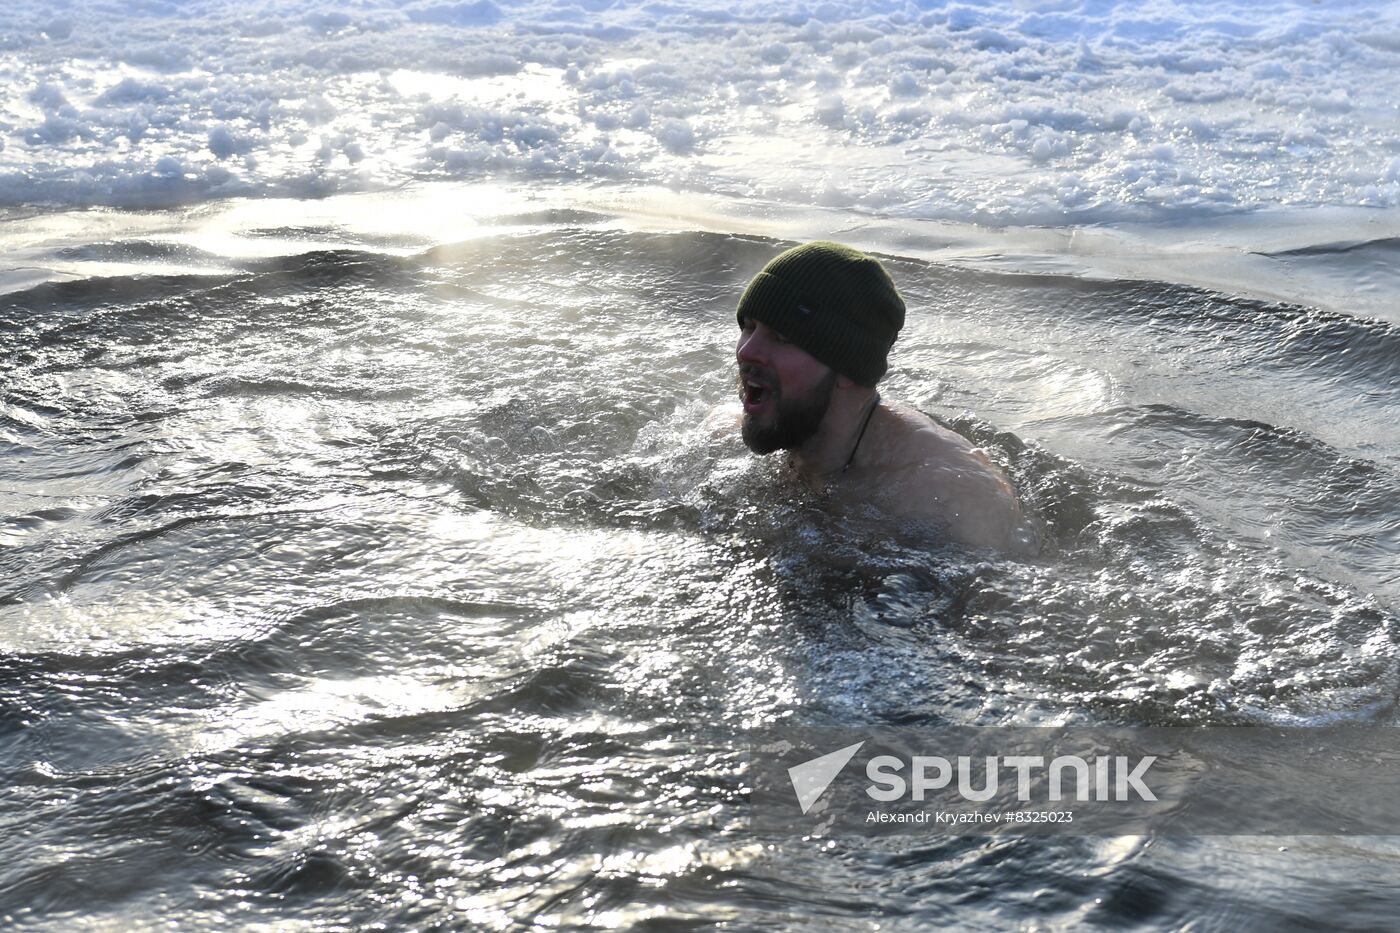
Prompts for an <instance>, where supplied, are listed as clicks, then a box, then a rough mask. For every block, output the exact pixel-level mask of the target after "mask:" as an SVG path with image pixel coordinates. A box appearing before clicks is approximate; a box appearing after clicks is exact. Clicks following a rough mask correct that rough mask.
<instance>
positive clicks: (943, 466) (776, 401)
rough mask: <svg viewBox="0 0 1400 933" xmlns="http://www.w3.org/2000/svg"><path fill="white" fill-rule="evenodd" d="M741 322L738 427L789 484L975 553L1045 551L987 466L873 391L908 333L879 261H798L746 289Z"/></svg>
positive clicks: (798, 257)
mask: <svg viewBox="0 0 1400 933" xmlns="http://www.w3.org/2000/svg"><path fill="white" fill-rule="evenodd" d="M738 318H739V327H740V333H739V344H738V348H737V350H736V353H735V355H736V357H737V359H738V362H739V374H738V389H739V397H740V400H741V402H742V405H743V412H742V416H740V415H739V413H738V412H733V416H734V417H735V418H736V419H737V420H738V421H739V425H740V433H741V434H742V436H743V439H744V443H745V444H747V445H748V447H749V449H750V450H752V451H753V452H754V453H756V454H769V453H772V452H774V451H776V450H785V451H787V452H788V458H787V465H788V468H789V470H790V472H791V475H792V476H793V477H794V478H795V479H796V480H798V481H800V482H802V483H803V484H805V485H806V486H807V487H808V488H809V489H811V490H812V491H814V492H816V493H818V494H821V495H824V496H826V497H827V498H828V499H829V501H831V502H832V503H833V504H841V505H857V506H859V505H874V506H875V507H876V508H878V509H879V510H880V511H881V512H884V513H885V514H888V515H890V516H892V517H896V518H899V519H902V520H908V521H912V522H923V523H927V524H932V525H934V526H935V527H936V528H937V529H938V530H939V532H940V533H941V534H942V535H943V536H944V537H946V538H948V539H951V540H952V541H955V542H957V543H960V544H963V545H967V546H970V547H975V548H991V549H996V550H1001V551H1016V552H1023V553H1024V552H1030V551H1033V550H1035V545H1034V542H1033V536H1032V535H1031V534H1030V532H1029V529H1028V527H1027V526H1026V524H1025V523H1024V521H1023V520H1022V516H1021V511H1020V508H1019V506H1018V504H1017V501H1016V495H1015V493H1014V491H1013V490H1012V488H1011V484H1010V483H1009V482H1007V480H1006V477H1005V476H1004V475H1003V474H1002V473H1001V471H1000V470H998V469H997V468H996V467H995V466H994V465H993V464H992V462H991V461H990V460H989V459H987V456H986V455H985V454H984V453H982V452H981V451H979V450H977V449H975V448H974V447H973V446H972V445H971V444H970V443H968V442H967V441H966V440H965V439H964V438H962V437H961V436H959V435H957V434H955V433H953V432H952V431H949V430H947V429H946V428H943V427H941V426H939V425H938V424H935V423H934V422H933V421H932V420H931V419H929V418H928V417H927V416H925V415H923V414H922V413H920V412H919V411H917V410H915V409H913V408H911V407H909V406H907V405H900V404H894V403H890V402H886V401H883V400H882V399H881V398H880V393H879V392H877V391H876V390H875V385H876V383H877V382H879V380H880V377H881V376H883V375H884V374H885V369H886V356H887V355H888V353H889V349H890V346H891V344H893V343H894V339H895V336H896V335H897V334H898V333H899V329H900V328H901V327H903V326H904V301H903V299H901V298H900V296H899V292H898V291H897V290H896V289H895V286H894V282H893V281H892V280H891V279H890V276H889V274H888V273H887V272H886V271H885V269H884V267H883V266H881V265H880V263H879V261H878V260H876V259H874V258H873V257H871V256H867V255H865V254H864V253H861V252H858V251H857V250H854V249H851V248H850V247H848V246H842V245H840V244H838V243H827V242H816V243H808V244H806V245H804V246H798V247H796V248H794V249H790V250H788V251H787V252H785V253H783V254H782V255H780V256H778V257H777V258H776V259H774V260H773V261H772V262H770V263H769V264H768V265H767V266H766V267H765V268H764V269H763V271H762V272H760V273H759V274H758V275H757V276H756V277H755V278H754V280H753V281H752V282H750V283H749V286H748V288H747V289H745V291H744V295H743V297H742V298H741V299H740V300H739V308H738ZM731 423H732V422H731Z"/></svg>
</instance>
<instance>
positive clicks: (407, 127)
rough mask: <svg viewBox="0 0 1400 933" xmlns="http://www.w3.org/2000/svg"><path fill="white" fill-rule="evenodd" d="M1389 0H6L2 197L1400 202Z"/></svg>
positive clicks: (78, 203)
mask: <svg viewBox="0 0 1400 933" xmlns="http://www.w3.org/2000/svg"><path fill="white" fill-rule="evenodd" d="M1398 67H1400V4H1397V3H1395V2H1387V3H1373V2H1361V0H1352V2H1328V3H1326V4H1321V3H1315V2H1296V0H1294V2H1284V3H1280V4H1257V3H1253V2H1242V0H1236V2H1224V3H1205V2H1198V0H1154V2H1149V3H1141V4H1138V3H1134V4H1128V3H1111V2H1101V0H1060V2H1055V3H1049V4H1033V5H1031V4H1024V3H1016V2H1011V0H997V2H988V3H957V2H955V3H940V2H886V0H865V2H857V3H851V4H841V5H837V4H832V3H808V2H784V3H778V4H765V5H763V6H761V7H757V8H755V7H753V6H751V5H747V4H742V3H739V2H737V0H729V2H725V0H689V2H683V3H676V4H664V5H663V4H646V5H630V4H628V5H623V4H611V3H603V2H587V3H582V4H580V3H575V2H557V3H556V2H550V0H519V2H510V3H506V2H500V3H496V2H492V0H477V2H464V3H442V2H433V0H417V2H409V3H402V2H393V0H363V2H359V3H356V4H354V5H353V6H350V7H348V8H347V7H345V6H344V5H330V4H325V3H321V2H318V0H274V2H269V3H265V4H262V5H260V7H259V8H258V9H257V10H256V11H250V10H249V9H248V8H247V7H246V5H243V4H236V3H233V2H230V0H198V2H189V3H180V4H171V3H161V2H148V3H116V2H90V3H84V4H81V5H75V6H74V7H71V8H64V9H61V10H56V9H55V8H54V7H53V6H52V5H51V4H47V3H40V2H38V0H15V2H12V3H10V4H8V5H7V12H6V13H4V14H3V19H0V76H3V78H4V80H3V81H2V82H0V142H3V148H0V203H3V204H9V205H21V204H38V203H42V204H49V205H62V206H68V207H84V206H94V205H112V206H124V207H137V208H143V207H169V206H172V205H188V204H198V203H203V202H207V201H209V200H214V199H219V198H225V197H231V196H242V195H256V196H268V195H277V196H287V197H320V196H324V195H326V194H328V193H333V192H345V191H361V190H377V189H383V188H386V187H392V186H395V185H399V184H402V183H403V182H404V181H405V180H420V181H421V180H427V179H451V180H456V181H465V182H480V181H484V180H499V179H501V178H502V177H510V178H512V179H514V180H515V181H517V182H526V183H530V184H535V185H538V184H540V183H542V182H543V181H545V180H558V179H570V180H573V181H579V180H586V181H592V182H596V181H599V180H614V181H625V182H626V183H628V184H632V185H637V184H641V185H658V186H664V187H667V188H671V189H675V190H680V191H689V192H704V193H707V194H710V195H729V196H732V197H736V198H755V199H761V200H763V201H768V202H773V203H779V204H794V205H817V206H824V207H828V208H835V209H838V210H843V211H854V212H858V213H860V214H863V215H878V216H885V217H895V218H908V219H922V220H948V221H957V222H971V223H982V224H996V225H1063V224H1070V223H1073V224H1086V223H1105V222H1113V223H1121V222H1127V221H1138V222H1142V221H1146V222H1160V221H1163V220H1180V219H1183V218H1185V219H1200V218H1203V217H1215V216H1219V215H1222V214H1235V213H1241V212H1249V211H1255V210H1259V209H1279V208H1293V207H1311V208H1317V207H1372V208H1382V209H1393V208H1395V207H1397V206H1400V167H1397V166H1400V110H1397V106H1396V103H1395V100H1396V98H1395V93H1394V91H1395V86H1396V85H1395V80H1394V75H1395V74H1396V71H1397V68H1398Z"/></svg>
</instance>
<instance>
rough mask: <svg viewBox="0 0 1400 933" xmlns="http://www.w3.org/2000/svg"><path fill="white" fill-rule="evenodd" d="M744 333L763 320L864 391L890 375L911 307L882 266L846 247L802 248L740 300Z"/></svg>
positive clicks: (766, 270) (771, 267)
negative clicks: (890, 360)
mask: <svg viewBox="0 0 1400 933" xmlns="http://www.w3.org/2000/svg"><path fill="white" fill-rule="evenodd" d="M738 317H739V326H740V327H742V326H743V324H744V319H745V318H753V319H754V320H756V321H762V322H763V323H764V324H767V325H768V326H769V327H771V328H773V329H774V330H776V331H777V332H778V333H780V334H782V335H783V336H784V337H785V338H787V339H788V340H790V341H792V342H793V343H795V344H797V345H798V346H799V347H801V348H802V349H803V350H806V351H807V352H808V353H810V354H812V356H814V357H816V358H817V359H818V360H821V361H822V362H823V363H825V364H826V365H827V366H830V367H831V368H832V369H834V370H836V371H837V372H838V373H840V374H841V375H843V376H846V377H848V378H850V379H853V380H855V381H856V382H858V383H860V384H861V385H865V386H873V385H875V383H877V382H879V381H880V377H881V376H883V375H884V374H885V369H886V362H885V357H886V356H887V355H888V354H889V351H890V345H891V344H893V343H894V338H895V336H896V335H897V334H898V333H899V329H900V328H901V327H903V326H904V300H903V299H902V298H900V297H899V292H898V291H897V290H896V289H895V287H894V281H893V280H892V279H891V278H890V275H889V273H888V272H886V271H885V267H884V266H882V265H880V262H879V260H877V259H875V258H874V257H872V256H867V255H865V253H862V252H860V251H859V250H855V249H851V247H849V246H842V245H841V244H840V243H829V242H825V241H820V240H819V241H817V242H815V243H807V244H804V245H802V246H796V247H793V248H792V249H790V250H788V251H787V252H785V253H783V254H782V255H781V256H779V257H777V258H776V259H774V260H773V261H772V262H770V263H769V264H768V265H766V266H764V267H763V271H762V272H760V273H759V274H758V275H756V276H754V280H753V281H752V282H750V283H749V287H748V288H746V289H744V295H743V297H742V298H740V299H739V314H738Z"/></svg>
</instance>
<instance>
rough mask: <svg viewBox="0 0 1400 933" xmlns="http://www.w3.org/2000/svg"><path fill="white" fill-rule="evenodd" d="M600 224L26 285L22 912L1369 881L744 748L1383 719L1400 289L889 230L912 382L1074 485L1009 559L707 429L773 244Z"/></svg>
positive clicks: (1376, 875) (1182, 888)
mask: <svg viewBox="0 0 1400 933" xmlns="http://www.w3.org/2000/svg"><path fill="white" fill-rule="evenodd" d="M605 220H606V218H599V217H595V216H591V215H588V214H585V213H574V214H568V215H559V214H555V215H549V216H533V217H518V218H515V219H513V220H512V219H510V218H506V219H504V220H503V221H502V222H501V224H500V225H499V228H498V229H495V230H494V232H490V233H488V234H486V235H481V236H478V237H477V238H476V239H473V240H469V241H465V242H458V243H455V244H449V245H444V246H440V247H437V248H432V249H428V250H422V251H417V250H413V249H406V248H402V244H386V245H385V246H384V247H383V248H380V249H373V248H368V247H366V246H365V245H364V244H363V243H357V244H355V245H353V246H352V245H347V246H345V247H343V248H329V247H327V246H326V245H325V244H326V241H327V240H333V239H334V237H335V231H333V230H325V229H322V230H308V229H283V228H272V229H267V230H264V231H261V233H262V234H263V236H264V237H265V238H266V239H267V241H268V242H269V243H272V244H281V243H283V242H284V241H287V240H288V239H293V240H294V239H296V238H298V237H302V238H314V239H317V240H318V241H319V242H320V243H321V245H320V246H318V247H316V248H314V249H309V250H307V249H302V250H298V249H283V248H281V247H278V246H274V247H270V248H269V249H268V250H267V252H268V253H269V254H271V255H268V256H266V257H264V258H241V259H240V258H232V257H210V256H208V255H194V254H193V253H192V252H191V251H190V250H188V249H182V248H177V247H175V246H172V245H171V244H170V242H168V241H165V240H161V239H157V238H148V239H143V238H140V237H126V238H123V237H116V238H94V240H93V242H91V243H89V244H85V245H80V246H70V247H67V249H70V250H74V251H76V252H70V253H69V254H67V255H68V258H70V259H81V260H83V261H88V262H92V263H98V264H104V263H105V264H107V265H103V266H102V268H104V269H118V268H122V269H126V270H127V271H126V272H119V273H115V274H109V275H101V276H99V275H89V276H87V277H82V278H74V279H73V280H71V281H62V282H47V283H43V284H39V285H36V286H33V287H27V288H18V289H17V290H14V291H11V292H10V293H8V294H6V295H4V296H3V297H0V358H3V359H4V361H5V363H4V380H5V381H4V407H3V421H2V422H0V430H2V431H3V433H2V434H0V441H3V456H2V457H0V502H3V506H0V514H3V515H4V516H5V518H4V525H3V532H0V533H2V534H3V537H0V543H3V549H2V550H0V780H3V786H4V788H5V791H4V793H3V794H0V923H3V925H5V926H7V927H10V928H14V929H65V930H67V929H122V930H128V929H152V928H156V927H160V928H167V927H174V928H177V929H181V930H199V929H209V930H215V929H230V928H236V927H242V926H249V927H255V926H256V925H258V924H267V925H276V928H278V929H297V928H315V929H367V928H386V929H514V928H524V927H526V926H529V925H530V924H546V925H548V924H562V925H565V926H571V927H584V928H588V927H599V928H602V927H615V926H640V927H643V928H646V927H648V926H655V927H657V928H659V927H660V926H662V925H663V924H671V923H675V922H687V923H690V924H692V925H696V926H708V925H711V924H716V923H722V922H729V923H731V924H733V925H734V926H735V927H736V928H743V929H787V928H797V929H814V930H815V929H822V930H827V929H850V930H857V929H859V930H864V929H874V928H876V927H877V926H878V928H880V929H921V928H927V927H930V926H933V925H937V924H942V925H947V926H950V927H954V928H958V929H1007V928H1024V929H1077V928H1081V927H1085V926H1090V927H1092V926H1104V927H1108V928H1132V929H1147V930H1169V929H1180V928H1186V927H1190V928H1192V929H1230V930H1286V929H1315V928H1322V927H1326V928H1329V929H1358V930H1359V929H1377V928H1383V927H1385V926H1387V925H1390V924H1391V923H1393V920H1394V917H1395V916H1396V915H1397V913H1400V883H1397V882H1396V880H1395V879H1396V872H1395V866H1396V864H1397V860H1400V846H1397V844H1396V843H1395V842H1393V841H1391V840H1389V839H1374V838H1372V839H1365V838H1362V839H1340V838H1335V839H1327V838H1299V839H1278V838H1197V839H1174V840H1151V841H1149V840H1143V839H1138V838H1131V837H1130V838H1077V839H1044V838H1039V839H1000V840H990V839H978V838H962V839H958V838H941V839H922V838H919V837H904V838H900V839H895V840H878V841H877V840H864V841H862V840H851V839H846V840H839V839H838V840H822V839H815V840H814V839H799V838H795V837H790V836H774V837H762V836H756V835H754V834H753V833H751V832H750V831H749V830H748V828H747V826H746V822H745V820H746V809H745V805H746V795H745V779H744V758H743V749H742V746H741V745H739V744H737V743H738V741H739V737H740V736H742V734H743V732H744V730H746V729H751V728H756V727H762V726H771V725H775V724H779V723H783V722H803V723H809V724H820V725H839V726H852V727H863V726H867V725H869V726H890V725H902V726H918V725H937V724H945V723H961V724H975V725H995V724H1007V723H1018V724H1029V723H1051V722H1056V723H1058V722H1113V723H1124V724H1153V725H1163V724H1242V723H1245V724H1247V723H1261V722H1272V723H1278V722H1282V723H1296V724H1301V725H1306V724H1320V723H1327V722H1335V721H1338V720H1345V721H1351V722H1357V723H1371V724H1376V725H1379V726H1393V725H1396V722H1395V719H1396V712H1395V698H1396V691H1397V663H1396V650H1395V639H1396V623H1397V616H1396V607H1397V600H1400V563H1397V557H1398V556H1400V505H1397V503H1398V502H1400V475H1398V474H1397V466H1398V465H1400V427H1397V426H1396V422H1395V418H1394V413H1395V411H1396V407H1395V400H1396V391H1397V380H1400V332H1397V330H1396V325H1395V324H1393V323H1387V322H1385V321H1383V320H1379V319H1376V318H1358V317H1352V316H1348V315H1345V314H1342V313H1339V312H1336V311H1323V310H1317V309H1310V308H1308V307H1303V306H1297V305H1290V304H1286V303H1271V302H1264V301H1260V300H1256V299H1251V298H1245V297H1237V296H1233V295H1231V294H1226V293H1222V292H1219V291H1210V290H1206V289H1201V288H1192V287H1186V286H1181V285H1170V284H1163V283H1159V282H1150V281H1136V280H1119V281H1092V280H1087V279H1084V278H1077V277H1069V276H1057V275H1030V274H1008V273H1002V272H995V271H983V270H978V269H976V268H968V267H965V266H964V267H958V266H953V265H948V264H942V263H936V262H928V261H926V260H921V259H913V258H901V257H900V256H897V255H895V256H889V257H887V261H888V264H889V267H890V269H891V271H892V273H893V274H894V276H895V278H896V280H897V281H898V283H899V284H900V286H901V288H902V290H903V292H904V295H905V297H906V300H907V302H908V305H909V307H910V317H909V324H908V326H907V327H906V329H905V332H904V334H903V335H902V337H901V338H900V340H899V342H898V343H897V344H896V348H895V352H894V355H893V359H892V366H891V373H890V376H889V377H888V381H887V383H886V387H885V389H884V391H885V394H886V395H887V396H890V397H898V398H902V399H904V400H906V401H909V402H911V403H913V404H915V405H917V406H919V407H920V408H922V409H923V410H925V411H927V412H929V413H931V414H933V415H936V416H938V417H940V418H942V419H944V420H945V421H947V422H948V423H950V424H951V425H953V426H954V427H955V429H956V430H958V431H960V432H962V433H964V434H966V435H967V436H968V437H970V438H972V439H973V440H974V441H976V442H977V443H979V444H981V445H984V446H985V447H987V448H988V449H989V450H990V451H991V452H992V455H993V456H994V457H995V458H996V459H998V460H999V461H1000V462H1002V463H1003V464H1004V465H1005V466H1006V468H1007V469H1008V471H1009V473H1010V475H1011V476H1012V477H1013V478H1014V481H1015V483H1016V485H1017V487H1018V489H1019V491H1020V493H1021V495H1022V497H1023V499H1024V500H1025V502H1026V503H1027V506H1028V509H1029V510H1030V511H1032V512H1033V513H1035V514H1036V515H1037V516H1038V517H1039V519H1040V520H1041V521H1042V522H1043V523H1044V526H1045V533H1046V538H1047V542H1048V544H1047V547H1046V550H1045V553H1044V554H1043V555H1041V556H1040V557H1038V558H1036V559H1032V560H1024V561H1015V560H1002V559H993V558H989V557H988V556H986V555H977V554H967V553H960V552H957V551H955V550H950V549H947V548H942V547H939V546H937V544H936V543H934V542H929V541H927V540H921V539H917V538H913V537H906V536H903V535H901V534H898V533H889V532H888V531H887V530H884V531H882V530H880V529H874V528H863V527H859V526H853V525H848V524H842V523H839V522H836V521H834V520H832V519H830V518H829V517H828V516H827V514H826V512H825V511H824V509H823V506H822V504H821V503H820V502H818V501H813V500H809V499H805V498H803V497H802V496H798V495H794V494H792V493H791V492H789V491H787V489H786V487H784V486H783V484H782V483H781V481H780V478H779V476H778V473H777V471H776V469H775V468H774V465H773V464H772V463H771V462H769V461H767V460H760V459H758V458H754V457H752V456H750V455H749V454H748V453H747V451H745V450H744V449H743V448H742V446H739V445H736V444H735V443H734V442H732V441H725V440H717V439H715V438H713V437H711V436H710V435H709V434H707V433H706V432H704V431H703V430H701V429H700V428H699V427H698V422H699V420H700V419H701V418H702V417H703V416H704V414H705V413H706V412H707V411H708V410H709V409H710V408H711V407H712V406H713V405H715V404H718V403H720V402H722V401H726V400H728V399H729V397H730V396H731V394H732V388H731V385H732V367H733V361H732V353H733V340H734V337H735V336H736V328H735V326H734V319H733V306H734V303H735V301H736V300H737V296H738V294H739V291H740V290H741V288H742V286H743V284H744V283H745V282H746V281H747V280H748V278H749V277H750V276H751V275H752V274H753V273H754V272H756V271H757V270H758V269H759V268H761V266H762V265H763V264H764V263H765V262H766V261H767V260H768V259H769V258H771V256H772V255H774V254H775V253H776V252H777V251H779V250H780V249H782V248H783V247H785V246H786V245H788V244H787V243H786V242H783V241H778V240H773V239H769V238H765V237H759V236H754V235H739V234H728V233H723V232H712V231H710V232H706V231H699V230H691V231H686V230H680V231H674V232H664V233H663V232H645V231H637V230H624V229H618V228H617V227H616V226H613V225H610V224H608V223H605V222H603V221H605ZM391 247H392V248H391ZM1366 249H1367V250H1369V252H1368V254H1367V255H1368V256H1371V254H1375V256H1379V257H1381V260H1383V259H1384V257H1385V256H1387V255H1390V256H1393V253H1394V244H1393V243H1387V242H1384V241H1382V242H1379V243H1373V244H1369V245H1368V246H1367V247H1366ZM1349 250H1350V251H1349ZM1387 251H1388V252H1387ZM1334 252H1335V253H1336V256H1337V257H1340V258H1338V259H1337V262H1344V261H1350V260H1349V259H1348V258H1347V257H1351V258H1353V259H1354V257H1355V249H1352V248H1339V249H1337V250H1335V251H1334ZM1326 256H1327V251H1326V250H1314V251H1312V252H1311V253H1308V254H1307V261H1309V262H1314V263H1323V264H1325V263H1326V261H1327V259H1326ZM1381 260H1377V263H1378V265H1377V268H1380V267H1381V265H1384V263H1383V262H1381ZM55 261H56V260H55ZM1368 261H1369V260H1368ZM200 264H203V265H204V266H206V267H208V269H207V271H205V272H203V273H202V274H195V273H194V272H190V271H188V270H189V269H190V268H191V267H198V266H200ZM171 267H179V268H181V269H185V270H186V271H182V272H178V273H177V272H170V271H161V270H162V269H169V268H171ZM215 267H217V268H215ZM1381 284H1382V285H1383V284H1384V282H1381Z"/></svg>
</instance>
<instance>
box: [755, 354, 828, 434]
mask: <svg viewBox="0 0 1400 933" xmlns="http://www.w3.org/2000/svg"><path fill="white" fill-rule="evenodd" d="M835 387H836V371H835V370H832V371H831V372H829V373H827V375H826V377H825V378H824V379H822V381H821V382H819V383H817V385H816V387H815V388H813V389H812V391H811V392H810V393H809V394H808V395H807V397H806V398H805V399H800V400H799V399H793V400H791V401H789V400H788V399H785V398H783V397H781V396H779V397H778V398H777V400H776V404H775V406H774V409H773V412H774V415H775V417H774V418H773V423H772V424H770V425H768V426H767V427H759V425H758V423H757V422H756V421H754V419H753V418H751V417H750V416H748V415H747V414H746V415H744V423H743V428H742V429H741V431H740V433H741V434H742V435H743V438H744V443H745V444H747V445H748V448H749V450H752V451H753V452H754V453H756V454H771V453H772V452H773V451H775V450H792V449H793V448H794V447H801V446H802V445H803V444H804V443H806V441H807V439H808V438H810V437H811V436H812V435H813V434H816V433H817V429H818V428H819V427H821V424H822V419H823V418H825V417H826V409H827V407H828V406H830V405H831V392H832V390H833V389H834V388H835ZM769 391H770V392H776V389H774V388H770V389H769Z"/></svg>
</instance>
